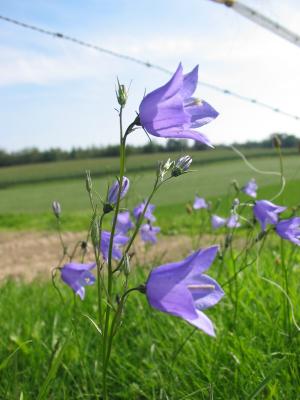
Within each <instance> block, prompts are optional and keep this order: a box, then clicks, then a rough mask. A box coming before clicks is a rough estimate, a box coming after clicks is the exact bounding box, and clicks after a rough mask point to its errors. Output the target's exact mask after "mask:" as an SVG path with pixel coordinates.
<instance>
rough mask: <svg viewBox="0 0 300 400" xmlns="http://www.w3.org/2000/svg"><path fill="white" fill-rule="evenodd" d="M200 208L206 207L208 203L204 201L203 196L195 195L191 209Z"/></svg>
mask: <svg viewBox="0 0 300 400" xmlns="http://www.w3.org/2000/svg"><path fill="white" fill-rule="evenodd" d="M201 208H208V204H207V203H206V200H205V199H204V198H203V197H199V196H195V200H194V204H193V209H194V210H200V209H201Z"/></svg>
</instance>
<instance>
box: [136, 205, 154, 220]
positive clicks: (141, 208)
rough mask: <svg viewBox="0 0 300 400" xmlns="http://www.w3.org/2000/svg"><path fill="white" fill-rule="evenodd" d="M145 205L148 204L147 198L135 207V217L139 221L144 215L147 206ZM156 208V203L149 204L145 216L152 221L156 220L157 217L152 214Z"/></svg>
mask: <svg viewBox="0 0 300 400" xmlns="http://www.w3.org/2000/svg"><path fill="white" fill-rule="evenodd" d="M145 205H146V200H144V201H143V202H142V203H140V204H138V205H137V206H136V207H135V208H134V210H133V215H134V217H135V219H136V220H137V221H138V220H139V218H140V216H141V215H142V213H143V211H144V208H145ZM154 209H155V205H154V204H149V205H148V207H147V210H146V212H145V216H144V217H145V218H146V219H147V220H148V221H151V222H154V221H156V218H155V217H154V215H153V214H152V213H153V211H154Z"/></svg>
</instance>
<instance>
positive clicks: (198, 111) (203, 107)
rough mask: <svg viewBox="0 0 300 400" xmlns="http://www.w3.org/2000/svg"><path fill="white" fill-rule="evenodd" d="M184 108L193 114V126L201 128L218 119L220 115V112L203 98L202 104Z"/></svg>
mask: <svg viewBox="0 0 300 400" xmlns="http://www.w3.org/2000/svg"><path fill="white" fill-rule="evenodd" d="M191 100H193V99H191ZM184 109H185V111H186V112H187V113H188V114H189V115H190V116H191V125H190V127H191V128H200V127H201V126H203V125H206V124H208V123H209V122H211V121H213V120H214V119H216V118H217V116H218V115H219V113H218V112H217V111H216V110H215V109H214V108H213V107H212V106H211V105H210V104H208V103H207V102H206V101H204V100H201V103H200V104H195V105H192V106H188V107H185V108H184Z"/></svg>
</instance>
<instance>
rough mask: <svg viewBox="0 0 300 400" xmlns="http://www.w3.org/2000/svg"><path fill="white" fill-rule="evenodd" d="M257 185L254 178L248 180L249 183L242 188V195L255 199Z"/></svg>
mask: <svg viewBox="0 0 300 400" xmlns="http://www.w3.org/2000/svg"><path fill="white" fill-rule="evenodd" d="M257 189H258V186H257V183H256V180H255V179H254V178H252V179H250V181H249V182H248V183H246V185H245V186H244V187H243V188H242V191H243V192H244V193H246V194H247V195H248V196H250V197H253V198H256V196H257V193H256V192H257Z"/></svg>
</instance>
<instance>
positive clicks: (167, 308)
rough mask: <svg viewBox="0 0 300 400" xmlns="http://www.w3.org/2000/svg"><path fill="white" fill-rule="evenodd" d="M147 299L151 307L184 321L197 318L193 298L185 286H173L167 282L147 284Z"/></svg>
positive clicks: (156, 281) (157, 281)
mask: <svg viewBox="0 0 300 400" xmlns="http://www.w3.org/2000/svg"><path fill="white" fill-rule="evenodd" d="M154 282H155V283H154ZM147 297H148V301H149V303H150V305H151V306H152V307H154V308H156V309H157V310H159V311H163V312H166V313H169V314H172V315H175V316H177V317H182V318H184V319H187V318H192V319H194V318H197V313H196V310H195V307H194V301H193V297H192V295H191V293H190V292H189V291H188V290H187V289H186V287H185V286H183V285H180V284H179V285H176V286H172V285H170V283H169V282H167V281H163V282H160V281H159V280H155V281H150V282H148V283H147Z"/></svg>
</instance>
